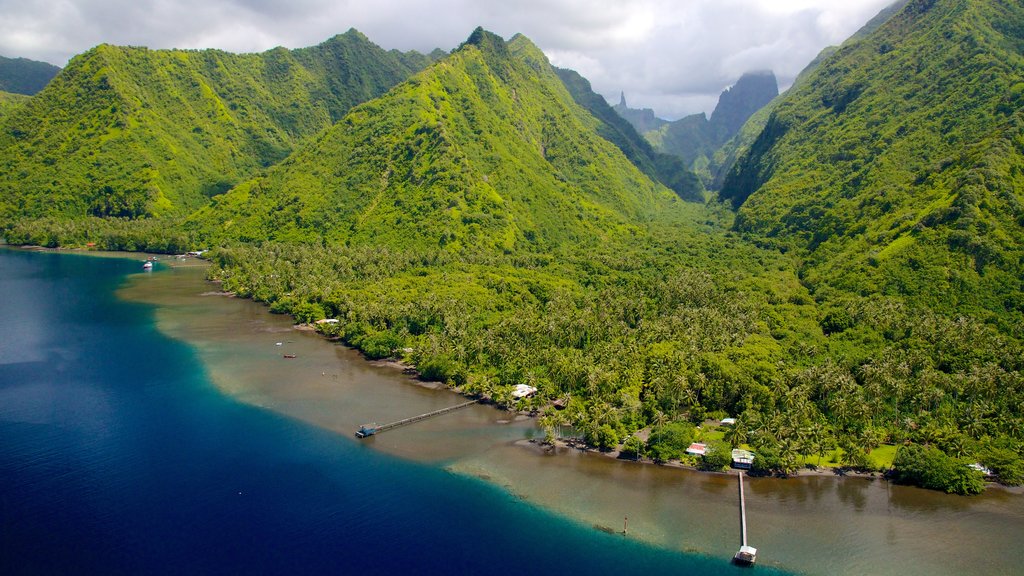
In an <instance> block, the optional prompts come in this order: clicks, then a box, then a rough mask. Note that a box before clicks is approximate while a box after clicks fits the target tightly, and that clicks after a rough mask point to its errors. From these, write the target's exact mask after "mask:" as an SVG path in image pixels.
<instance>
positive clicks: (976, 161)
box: [0, 0, 1024, 494]
mask: <svg viewBox="0 0 1024 576" xmlns="http://www.w3.org/2000/svg"><path fill="white" fill-rule="evenodd" d="M467 32H468V33H469V34H468V37H467V39H466V41H465V42H464V43H462V44H461V45H460V46H458V47H457V48H455V49H453V50H451V51H450V52H444V51H441V50H436V51H434V52H432V53H429V54H421V53H417V52H399V51H397V50H391V51H388V50H384V49H382V48H380V47H379V46H377V45H376V44H374V43H372V42H371V41H370V40H369V39H368V38H367V37H366V36H364V35H363V34H361V33H359V32H358V31H355V30H350V31H348V32H346V33H344V34H341V35H338V36H335V37H334V38H331V39H329V40H327V41H325V42H324V43H322V44H320V45H318V46H313V47H310V48H303V49H297V50H288V49H285V48H276V49H273V50H270V51H267V52H262V53H258V54H232V53H228V52H224V51H220V50H152V49H146V48H139V47H118V46H111V45H100V46H97V47H95V48H93V49H91V50H89V51H86V52H84V53H82V54H79V55H78V56H75V57H74V58H73V59H72V60H71V61H70V62H69V63H68V65H67V66H66V67H65V68H63V69H62V70H60V71H59V73H56V75H55V76H54V77H53V78H52V79H50V80H49V81H48V83H46V84H45V87H43V88H42V89H41V90H39V91H38V92H37V93H34V94H13V93H10V94H9V93H6V92H4V93H0V151H2V152H0V228H2V230H0V233H2V235H3V237H4V238H5V239H6V242H7V243H8V244H11V245H37V246H45V247H50V248H58V247H59V248H85V247H89V248H92V249H98V250H126V251H147V252H153V253H166V254H181V253H184V252H187V251H196V250H204V252H203V257H204V258H207V259H209V260H210V262H211V267H210V271H209V277H210V279H211V280H215V281H217V282H220V283H221V289H222V290H224V291H226V292H231V293H234V294H236V295H238V296H240V297H245V298H251V299H253V300H256V301H258V302H262V303H265V304H266V305H267V306H268V307H269V308H270V310H271V311H273V312H275V313H281V314H289V315H291V316H292V317H294V320H295V322H296V323H310V324H312V323H315V322H316V321H318V320H323V319H335V320H337V322H331V323H321V324H315V326H317V329H318V330H320V331H321V332H323V333H324V335H325V336H327V337H331V338H336V339H338V340H339V341H341V342H343V343H345V344H347V345H349V346H352V347H355V348H357V349H358V350H360V351H361V352H362V353H363V354H364V355H365V356H367V357H369V358H374V359H378V358H391V359H395V360H400V361H402V362H405V363H407V364H408V365H410V366H413V367H415V369H416V370H417V371H418V373H419V375H420V377H421V378H423V379H427V380H436V381H441V382H444V383H446V384H447V385H448V386H450V387H451V388H453V389H455V390H457V391H459V392H460V393H462V394H465V395H467V396H471V397H483V398H487V399H489V400H490V401H492V402H494V403H495V404H498V405H500V406H503V407H507V408H510V409H515V410H522V411H526V412H531V413H533V414H534V415H535V416H536V417H537V423H538V426H539V428H540V429H542V430H543V435H544V436H545V437H546V438H545V440H546V441H549V442H550V441H555V440H557V439H558V438H560V437H563V438H564V437H569V436H572V437H575V438H578V439H579V440H580V441H581V442H583V443H585V444H586V445H588V446H590V447H592V448H594V449H598V450H605V451H620V452H622V453H623V454H629V455H633V456H635V457H637V458H649V459H653V460H655V461H669V460H673V459H680V458H683V459H685V458H687V456H686V455H685V454H683V453H682V451H683V449H685V447H686V446H688V445H689V444H690V442H692V441H694V440H701V441H706V442H707V443H708V446H709V451H710V453H713V454H717V456H711V457H706V458H705V459H704V460H702V461H700V462H699V463H695V465H698V466H700V467H703V468H708V469H719V468H722V467H724V466H725V465H727V463H728V459H727V458H724V455H725V454H727V453H728V451H729V450H730V449H731V448H735V447H743V448H748V449H750V450H752V451H754V452H755V453H756V454H757V459H756V460H755V466H754V470H753V472H754V473H761V474H775V475H789V474H794V473H797V472H798V471H799V470H800V469H802V468H805V467H818V466H828V467H834V468H837V469H844V470H856V471H863V472H867V473H871V472H874V473H885V474H887V475H889V477H890V478H892V479H893V480H895V481H898V482H905V483H910V484H915V485H919V486H923V487H926V488H932V489H937V490H943V491H947V492H953V493H959V494H973V493H977V492H980V491H981V490H982V489H983V487H984V481H985V479H986V476H983V474H982V472H979V471H977V470H975V469H974V468H971V467H968V464H979V465H980V466H978V468H982V467H983V468H985V469H987V471H988V474H987V479H988V480H997V481H999V482H1001V483H1003V484H1008V485H1019V484H1021V483H1024V241H1022V238H1024V80H1022V79H1024V6H1021V5H1020V4H1019V3H1016V2H1008V1H1005V0H910V1H904V2H900V3H898V4H897V6H896V7H895V8H893V9H891V10H887V11H886V12H885V13H883V14H882V15H880V16H879V18H878V19H876V20H875V21H872V23H870V24H869V26H868V27H866V28H865V29H864V30H862V31H861V33H859V34H857V35H855V36H854V37H852V38H851V39H850V40H848V41H847V42H846V43H844V44H843V45H842V46H839V47H836V48H833V49H829V50H828V51H826V52H825V53H823V54H822V55H821V57H820V58H819V59H818V60H816V61H815V62H814V63H812V64H811V65H810V66H809V67H808V68H807V69H806V70H805V72H804V73H803V74H801V75H800V77H799V78H798V79H797V81H796V83H795V84H794V85H793V86H792V87H790V88H788V89H787V90H786V91H784V92H783V93H782V94H780V95H778V96H775V93H776V92H777V86H776V85H775V78H774V76H771V75H770V73H767V74H766V73H760V74H755V75H753V76H751V77H748V78H747V80H745V81H744V84H743V86H738V87H734V88H733V90H731V91H729V92H727V93H723V96H722V100H720V104H719V108H718V109H717V110H716V114H715V115H713V116H712V117H711V119H710V120H708V119H707V118H704V117H703V115H701V116H700V117H699V118H695V119H692V120H690V121H688V123H687V124H686V125H683V124H677V125H664V126H659V127H657V128H654V129H653V131H649V132H644V131H643V130H638V129H637V127H636V126H635V125H634V123H631V121H630V120H629V118H627V117H626V115H627V114H626V113H628V112H629V110H628V109H627V108H626V107H625V99H624V98H623V102H621V105H620V106H616V107H612V106H610V105H609V104H608V103H607V102H606V101H605V99H604V98H603V97H602V96H600V95H599V94H597V93H595V92H594V91H593V90H592V89H591V86H590V83H589V82H588V81H587V80H586V79H585V78H584V77H582V76H581V75H579V74H578V73H576V72H574V71H572V70H565V69H559V68H555V67H554V66H552V65H551V64H550V62H549V60H548V58H547V57H546V56H545V54H544V53H543V52H542V51H541V50H540V49H539V48H538V47H537V46H536V45H534V44H533V42H531V40H530V39H528V38H527V37H525V36H523V35H515V36H513V37H511V38H507V39H506V38H502V37H500V36H498V35H496V34H493V33H491V32H488V31H486V30H484V29H481V28H478V29H476V30H473V31H467ZM748 85H753V86H754V88H751V89H750V90H753V91H754V92H756V93H757V94H756V95H755V96H750V97H749V98H747V97H746V96H744V94H746V93H747V92H746V90H748V88H745V86H748ZM4 86H6V84H4V83H2V82H0V88H3V87H4ZM755 88H756V89H755ZM4 89H6V88H4ZM741 100H742V102H741ZM737 109H742V110H743V112H742V114H741V115H740V116H739V117H738V118H737V116H736V115H735V114H733V115H731V116H730V114H731V113H730V112H728V111H730V110H737ZM719 110H721V111H723V112H722V113H721V114H719V112H718V111H719ZM680 146H682V147H683V149H685V150H688V152H686V153H685V154H684V153H682V152H680ZM519 384H527V385H529V386H532V387H535V388H536V389H537V394H536V395H534V396H532V397H530V398H526V399H522V400H519V399H517V398H515V397H514V395H513V390H514V389H515V387H516V385H519ZM727 417H730V418H734V419H735V423H734V424H733V425H731V426H726V427H722V428H718V427H716V426H715V425H714V424H709V422H718V421H720V420H722V419H724V418H727Z"/></svg>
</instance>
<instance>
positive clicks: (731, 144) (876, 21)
mask: <svg viewBox="0 0 1024 576" xmlns="http://www.w3.org/2000/svg"><path fill="white" fill-rule="evenodd" d="M909 1H910V0H897V1H896V2H894V3H893V4H891V5H889V6H887V7H885V8H883V9H882V10H881V11H880V12H879V13H878V14H876V15H875V17H874V18H872V19H871V20H869V21H868V23H867V24H865V25H864V26H862V27H861V28H860V30H858V31H857V32H856V33H855V34H854V35H853V36H851V37H850V38H849V39H848V42H853V41H856V40H859V39H861V38H864V37H866V36H868V35H869V34H871V33H872V32H874V31H875V30H877V29H878V28H879V27H880V26H881V25H882V24H885V23H886V22H887V21H888V20H889V18H892V16H893V15H894V14H896V13H898V12H899V11H900V10H902V9H903V7H904V6H906V5H907V3H908V2H909ZM838 49H839V47H838V46H829V47H827V48H825V49H824V50H822V51H821V52H819V53H818V55H817V56H816V57H815V58H814V60H812V61H811V63H810V64H808V65H807V66H805V67H804V69H803V70H801V71H800V74H799V75H798V76H797V77H796V80H794V81H793V85H792V86H790V88H789V90H797V89H799V86H800V85H801V84H802V83H803V82H804V81H805V80H806V79H807V77H808V76H810V75H811V73H812V72H814V71H815V70H816V69H817V68H818V66H819V65H820V64H821V63H822V62H824V61H825V60H827V59H828V58H829V57H830V56H832V55H833V54H835V53H836V50H838ZM777 103H778V98H775V99H773V100H772V101H771V102H769V103H768V104H765V106H764V107H763V108H761V109H760V110H758V111H757V112H756V113H754V114H753V115H752V116H751V117H750V118H748V119H747V121H746V122H745V123H744V124H743V126H742V127H741V128H740V129H739V131H737V132H736V135H735V136H733V137H732V138H730V139H729V140H728V141H727V142H726V143H725V144H722V145H721V146H720V147H719V148H718V150H716V151H715V153H714V155H712V157H711V163H710V165H709V167H708V168H709V171H710V173H711V177H712V181H711V185H710V188H711V189H712V190H721V189H722V185H723V184H724V183H725V178H726V176H728V175H729V171H730V170H732V167H733V165H734V164H736V160H738V159H739V158H740V157H742V156H743V155H744V154H746V153H747V150H749V149H750V146H751V145H752V144H753V143H754V141H755V140H757V137H758V136H759V135H760V134H761V131H762V130H764V127H765V125H767V124H768V119H769V118H770V117H771V114H772V112H773V111H774V110H775V104H777Z"/></svg>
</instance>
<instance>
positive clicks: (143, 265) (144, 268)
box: [142, 260, 153, 270]
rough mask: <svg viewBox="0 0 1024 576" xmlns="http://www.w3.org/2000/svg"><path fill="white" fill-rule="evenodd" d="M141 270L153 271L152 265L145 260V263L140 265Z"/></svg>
mask: <svg viewBox="0 0 1024 576" xmlns="http://www.w3.org/2000/svg"><path fill="white" fill-rule="evenodd" d="M142 269H143V270H152V269H153V263H152V262H150V261H149V260H146V261H145V262H143V264H142Z"/></svg>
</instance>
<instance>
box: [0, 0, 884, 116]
mask: <svg viewBox="0 0 1024 576" xmlns="http://www.w3.org/2000/svg"><path fill="white" fill-rule="evenodd" d="M890 1H891V0H845V1H844V2H837V1H835V0H600V1H595V0H517V1H505V2H499V1H493V2H492V1H486V2H485V1H479V0H374V1H372V2H370V1H366V0H290V1H289V2H280V1H279V0H0V54H2V55H4V56H9V57H13V56H24V57H28V58H35V59H40V60H46V61H49V62H53V63H55V64H59V65H63V64H64V63H65V62H66V61H67V59H68V58H70V57H71V56H72V55H74V54H75V53H78V52H81V51H84V50H86V49H88V48H90V47H91V46H94V45H96V44H99V43H103V42H106V43H112V44H132V45H145V46H150V47H152V48H170V47H182V48H202V47H211V48H221V49H224V50H230V51H240V52H252V51H260V50H266V49H269V48H272V47H274V46H278V45H282V46H287V47H291V48H297V47H301V46H309V45H313V44H317V43H319V42H322V41H323V40H325V39H327V38H329V37H331V36H333V35H334V34H338V33H341V32H344V31H345V30H347V29H349V28H351V27H354V28H357V29H359V30H360V31H362V32H363V33H364V34H366V35H367V36H368V37H369V38H370V39H371V40H373V41H374V42H376V43H377V44H380V45H381V46H383V47H385V48H398V49H400V50H409V49H416V50H420V51H429V50H432V49H433V48H442V49H444V50H450V49H451V48H454V47H455V46H457V45H458V44H459V43H460V42H462V41H463V40H464V39H465V38H466V37H467V36H468V35H469V33H470V32H471V31H472V30H473V28H475V27H476V26H478V25H482V26H484V27H485V28H487V29H489V30H492V31H494V32H496V33H498V34H501V35H503V36H505V37H509V36H511V35H512V34H515V33H517V32H521V33H523V34H526V35H527V36H528V37H530V38H531V39H532V40H533V41H534V42H535V43H537V45H538V46H540V47H541V48H542V49H543V50H544V51H545V52H546V53H547V54H548V56H549V58H551V60H552V62H553V63H554V64H555V65H559V66H564V67H569V68H573V69H575V70H577V71H579V72H580V73H581V74H583V75H584V76H585V77H587V78H588V79H589V80H590V81H591V83H592V84H593V86H594V88H595V90H597V91H598V92H600V93H602V94H604V95H605V96H606V97H609V98H615V99H616V100H617V98H618V94H619V91H620V90H625V91H626V94H627V97H628V99H629V102H630V105H631V106H641V107H651V108H654V109H655V111H656V112H658V113H659V115H662V116H665V117H672V118H674V117H679V116H681V115H684V114H688V113H692V112H697V111H702V110H703V111H710V109H711V108H712V107H713V106H714V103H715V101H716V100H717V97H718V94H719V92H721V91H722V90H723V89H724V88H726V87H727V86H729V85H730V84H732V83H733V82H735V81H736V79H737V78H738V77H739V76H740V75H741V74H742V73H743V72H746V71H749V70H755V69H771V70H774V71H775V73H776V75H777V76H778V77H779V79H780V82H781V83H782V84H784V85H785V84H787V83H788V82H791V81H792V79H793V78H794V77H795V76H796V74H797V73H799V71H800V70H801V69H802V68H803V67H804V66H805V65H806V64H807V63H808V62H810V61H811V60H812V59H813V58H814V56H815V55H816V54H817V53H818V52H819V51H820V50H821V49H822V48H824V47H825V46H828V45H830V44H837V43H839V42H841V41H842V40H843V39H845V38H847V37H848V36H849V35H851V34H852V33H853V32H855V31H856V30H857V29H858V28H859V27H860V26H862V25H863V24H864V23H865V22H867V21H868V20H869V19H870V18H871V17H872V16H874V15H875V14H876V13H877V12H878V11H879V10H881V9H882V8H883V7H884V6H885V5H887V4H888V3H889V2H890Z"/></svg>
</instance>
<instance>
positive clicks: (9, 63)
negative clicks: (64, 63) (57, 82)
mask: <svg viewBox="0 0 1024 576" xmlns="http://www.w3.org/2000/svg"><path fill="white" fill-rule="evenodd" d="M58 72H60V68H58V67H57V66H54V65H53V64H48V63H46V62H39V61H37V60H29V59H27V58H4V57H3V56H0V91H3V92H12V93H14V94H24V95H27V96H31V95H33V94H35V93H36V92H39V91H40V90H42V89H43V87H44V86H46V84H47V82H49V81H50V80H52V79H53V77H54V76H56V75H57V73H58Z"/></svg>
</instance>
